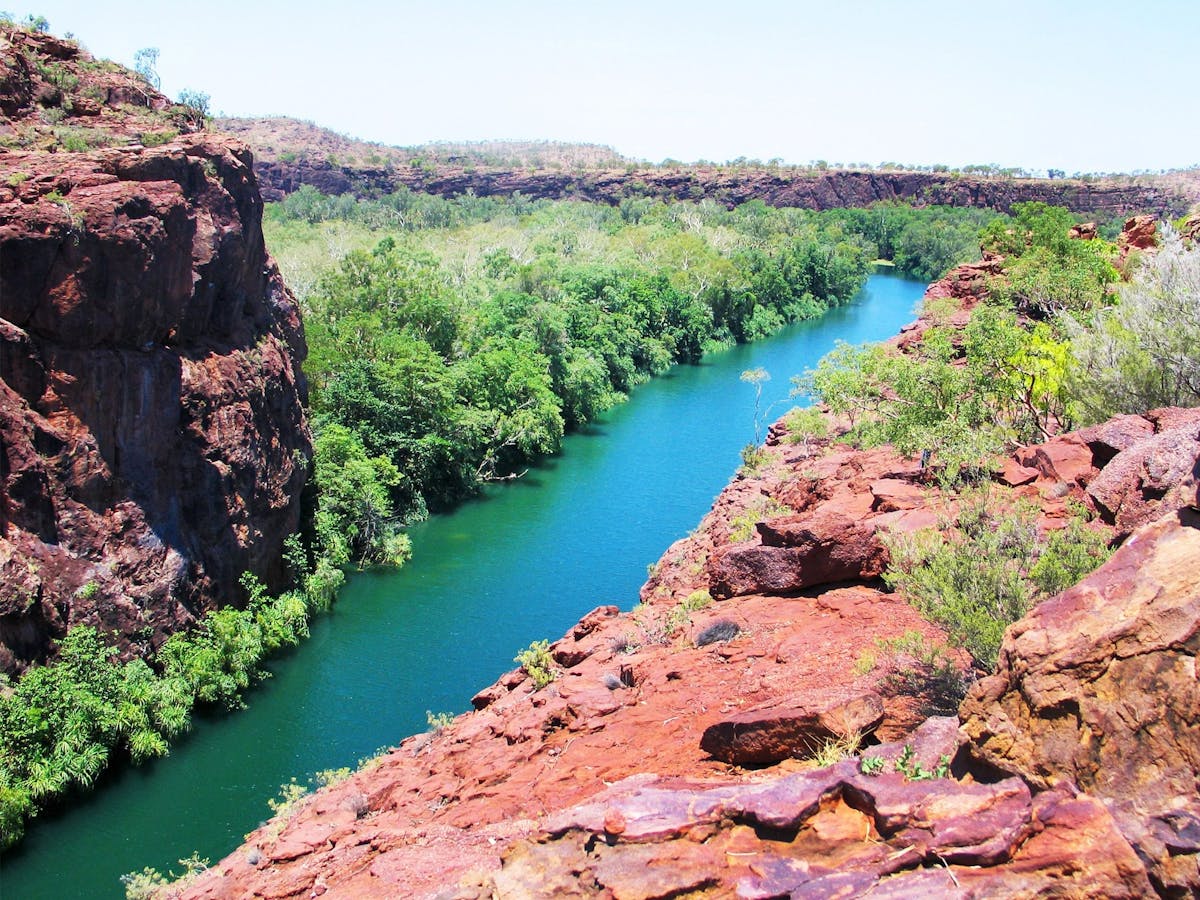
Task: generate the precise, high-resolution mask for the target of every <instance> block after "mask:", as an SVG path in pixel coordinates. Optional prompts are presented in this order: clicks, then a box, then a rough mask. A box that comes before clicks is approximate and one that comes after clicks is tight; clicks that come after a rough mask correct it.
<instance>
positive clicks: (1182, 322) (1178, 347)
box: [1062, 224, 1200, 422]
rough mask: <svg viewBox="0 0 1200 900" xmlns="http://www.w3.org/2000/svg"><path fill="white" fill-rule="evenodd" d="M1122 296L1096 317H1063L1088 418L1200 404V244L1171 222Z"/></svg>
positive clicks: (1075, 383)
mask: <svg viewBox="0 0 1200 900" xmlns="http://www.w3.org/2000/svg"><path fill="white" fill-rule="evenodd" d="M1120 298H1121V302H1120V303H1118V304H1117V305H1116V306H1114V307H1112V308H1110V309H1107V310H1104V311H1102V312H1100V313H1099V314H1097V316H1096V320H1095V322H1094V323H1092V324H1081V323H1079V322H1077V321H1075V320H1073V319H1069V318H1066V317H1064V318H1063V320H1062V321H1063V324H1064V326H1065V327H1066V329H1067V332H1068V334H1069V335H1070V337H1071V351H1072V353H1073V355H1074V358H1075V361H1076V363H1077V366H1078V368H1077V370H1076V371H1075V372H1074V374H1073V377H1072V378H1071V384H1070V390H1071V392H1072V394H1073V395H1074V396H1075V397H1077V398H1078V399H1079V401H1080V403H1081V404H1082V405H1083V407H1084V408H1085V410H1086V412H1087V419H1088V420H1089V421H1093V422H1097V421H1103V420H1104V419H1107V418H1109V417H1110V416H1112V415H1115V414H1117V413H1140V412H1145V411H1146V410H1147V409H1153V408H1154V407H1157V406H1196V405H1198V404H1200V352H1197V349H1196V348H1197V347H1198V346H1200V246H1198V247H1192V248H1190V249H1189V248H1188V247H1186V246H1185V245H1184V243H1183V241H1182V239H1181V238H1180V236H1179V234H1178V233H1177V232H1176V231H1175V230H1174V229H1173V228H1171V227H1170V226H1169V225H1166V224H1164V225H1163V227H1162V247H1161V249H1160V250H1159V252H1158V253H1156V254H1154V255H1153V256H1149V257H1147V258H1146V259H1145V260H1144V261H1143V262H1142V265H1141V266H1140V267H1139V268H1138V270H1137V271H1136V272H1135V273H1134V276H1133V280H1132V282H1131V283H1130V284H1128V285H1126V286H1124V287H1123V288H1122V289H1121V291H1120Z"/></svg>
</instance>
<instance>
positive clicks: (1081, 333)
mask: <svg viewBox="0 0 1200 900" xmlns="http://www.w3.org/2000/svg"><path fill="white" fill-rule="evenodd" d="M1014 212H1015V214H1016V215H1015V219H1014V220H1012V221H1003V220H998V221H995V222H992V223H991V224H990V225H989V226H988V227H987V228H985V229H984V231H983V243H984V246H985V247H988V248H991V249H993V250H995V251H997V252H1000V253H1003V254H1004V255H1005V259H1004V263H1003V273H1002V275H1001V276H1000V277H997V278H995V279H993V281H992V282H991V284H990V285H989V297H988V300H987V302H985V303H983V304H981V305H980V306H979V307H977V308H976V309H975V310H974V311H973V312H972V314H971V318H970V322H969V324H968V325H967V326H966V328H965V329H958V328H955V327H952V326H951V325H950V324H949V323H947V322H944V321H941V320H939V317H938V315H937V312H938V310H937V309H936V308H935V309H933V310H927V313H933V314H934V316H933V317H934V326H933V327H931V328H929V329H928V330H927V331H926V332H925V334H924V335H923V337H922V339H921V341H920V342H919V344H917V345H916V346H915V347H914V348H913V349H912V350H911V352H907V353H901V352H899V351H897V350H896V349H895V348H892V347H886V346H882V345H875V346H859V347H854V346H850V345H847V344H841V345H839V346H838V347H837V348H836V349H835V350H834V351H833V352H832V353H831V354H829V355H828V356H826V357H825V359H823V360H822V361H821V362H820V364H819V365H818V366H817V368H816V369H815V370H813V371H810V372H808V373H806V375H805V376H803V377H801V378H798V379H795V383H796V393H797V394H808V395H813V396H816V397H818V398H819V399H821V400H823V401H824V402H825V403H826V404H827V405H828V406H829V407H830V408H831V409H832V410H833V411H834V412H835V413H839V414H842V415H846V416H847V417H848V418H849V420H850V422H851V425H852V431H851V434H850V438H851V440H854V441H857V442H859V443H861V444H863V445H868V446H869V445H874V444H879V443H884V442H890V443H892V444H894V445H895V446H896V447H897V449H898V450H900V451H901V452H902V453H906V454H912V453H917V452H919V451H923V450H924V451H930V452H931V453H933V454H934V455H935V457H936V458H937V460H938V464H939V468H940V470H941V472H942V475H943V478H944V480H945V481H947V483H954V482H957V481H959V480H962V479H964V478H965V479H970V478H973V477H978V476H979V475H981V474H983V473H984V472H986V471H987V469H988V467H989V465H990V463H989V459H990V458H991V457H992V456H993V455H994V454H995V453H997V452H999V451H1000V450H1002V449H1004V448H1005V447H1006V446H1011V445H1014V444H1019V443H1025V442H1031V441H1037V440H1041V439H1043V438H1045V437H1047V436H1049V435H1051V434H1053V433H1056V432H1057V431H1059V430H1068V429H1070V428H1072V427H1075V426H1076V425H1077V424H1078V423H1079V422H1080V421H1081V420H1095V419H1097V418H1101V417H1103V416H1102V415H1100V413H1102V412H1103V411H1105V410H1111V409H1112V408H1113V406H1115V405H1119V404H1118V403H1116V402H1115V401H1113V400H1108V401H1105V400H1104V399H1103V398H1102V396H1101V395H1102V394H1103V393H1104V392H1105V390H1106V389H1105V387H1104V381H1103V380H1100V379H1098V383H1097V384H1092V383H1090V380H1089V379H1088V378H1084V377H1082V376H1083V374H1084V373H1085V372H1087V373H1088V374H1096V372H1098V370H1101V369H1103V368H1104V367H1105V365H1106V363H1105V358H1106V355H1107V356H1108V358H1110V359H1111V357H1112V354H1113V353H1115V352H1116V350H1115V347H1116V346H1117V345H1122V344H1123V345H1125V346H1128V347H1131V348H1132V347H1133V346H1134V345H1135V344H1136V343H1137V341H1136V339H1134V338H1132V337H1131V334H1132V333H1133V332H1134V331H1136V332H1138V333H1140V334H1141V335H1149V333H1150V331H1151V330H1152V329H1151V325H1150V323H1149V321H1147V319H1154V320H1155V321H1157V322H1159V323H1160V328H1165V329H1167V330H1168V331H1169V329H1170V326H1169V325H1167V321H1168V319H1167V316H1168V315H1170V313H1169V312H1168V310H1167V309H1166V308H1163V307H1162V306H1157V307H1155V308H1154V310H1155V311H1154V312H1153V313H1148V315H1147V316H1146V317H1143V318H1142V319H1139V321H1138V322H1137V323H1136V324H1134V323H1133V322H1132V319H1131V318H1130V315H1129V314H1128V313H1121V312H1116V311H1109V310H1107V309H1106V304H1107V303H1109V302H1110V300H1111V286H1112V284H1113V283H1114V282H1115V281H1116V280H1117V278H1118V277H1119V274H1118V272H1117V270H1116V268H1115V267H1114V266H1113V263H1112V260H1113V259H1115V258H1116V247H1115V245H1113V244H1111V243H1110V242H1108V241H1105V240H1102V239H1100V238H1096V239H1093V240H1090V241H1089V240H1077V239H1072V238H1069V237H1068V236H1067V233H1068V231H1069V229H1070V226H1071V224H1072V219H1071V217H1070V215H1069V214H1068V213H1066V211H1064V210H1061V209H1057V208H1055V207H1048V206H1046V205H1045V204H1042V203H1027V204H1018V205H1017V206H1016V208H1015V210H1014ZM1192 252H1193V253H1194V251H1192ZM1173 258H1175V259H1180V260H1182V259H1186V258H1188V255H1187V253H1185V252H1184V251H1183V250H1182V247H1181V245H1180V246H1179V249H1178V255H1177V256H1176V257H1173ZM1150 277H1151V276H1148V275H1145V274H1140V275H1138V280H1137V282H1136V284H1138V285H1141V284H1145V283H1146V279H1147V278H1150ZM1174 284H1175V282H1173V285H1174ZM1164 293H1167V294H1169V295H1170V296H1172V297H1175V298H1176V300H1174V301H1173V302H1174V303H1175V304H1176V308H1175V309H1174V310H1173V312H1175V313H1176V314H1182V313H1183V310H1182V309H1180V308H1179V304H1180V303H1184V304H1185V305H1186V301H1183V300H1181V299H1178V298H1181V297H1186V296H1187V293H1186V291H1185V290H1184V291H1181V290H1180V289H1179V288H1178V287H1177V286H1173V288H1172V289H1171V290H1170V291H1166V292H1163V291H1158V292H1157V293H1156V292H1155V290H1154V289H1149V290H1139V289H1137V288H1134V287H1133V286H1131V287H1130V289H1129V297H1130V301H1129V302H1128V304H1122V305H1121V306H1119V307H1117V308H1116V309H1117V310H1121V309H1123V308H1124V307H1125V306H1128V307H1129V308H1130V309H1133V308H1141V305H1140V304H1139V303H1138V301H1137V300H1136V299H1135V297H1146V296H1150V295H1158V296H1161V295H1162V294H1164ZM1018 311H1019V312H1020V313H1021V315H1018ZM1097 319H1099V321H1100V323H1101V325H1102V327H1101V328H1100V329H1098V331H1099V332H1100V333H1101V334H1107V335H1109V336H1110V338H1111V340H1106V341H1101V340H1100V339H1098V338H1097V339H1093V338H1090V337H1089V336H1088V335H1087V332H1089V331H1091V330H1092V323H1093V322H1094V321H1096V320H1097ZM1072 340H1074V342H1075V343H1076V344H1078V348H1079V349H1078V350H1076V351H1073V350H1072ZM1147 340H1149V341H1151V342H1152V340H1153V339H1150V338H1147ZM1193 346H1194V345H1193ZM1171 351H1172V352H1174V353H1175V355H1176V357H1177V358H1183V359H1189V358H1190V359H1194V358H1195V356H1194V354H1189V353H1187V352H1186V351H1184V350H1183V349H1182V347H1181V346H1180V345H1179V344H1178V343H1176V344H1175V345H1173V346H1172V347H1171ZM1141 352H1142V351H1133V350H1131V352H1130V353H1129V354H1128V355H1127V356H1125V357H1124V359H1125V360H1126V363H1127V366H1126V368H1127V369H1137V368H1138V367H1139V366H1141V369H1140V370H1141V371H1142V372H1144V373H1145V374H1146V376H1147V377H1146V379H1144V381H1152V380H1153V378H1154V373H1155V372H1156V371H1157V370H1156V369H1155V367H1156V366H1159V365H1160V364H1162V363H1163V362H1164V359H1165V358H1166V356H1167V354H1159V355H1157V356H1156V355H1154V354H1151V353H1148V352H1147V353H1143V354H1142V355H1141V356H1139V355H1138V354H1139V353H1141ZM1080 354H1082V358H1083V359H1084V360H1088V359H1090V360H1091V362H1090V364H1089V363H1087V362H1083V363H1081V361H1080V359H1081V357H1080ZM1089 354H1090V355H1089ZM1134 360H1140V362H1135V361H1134ZM1152 361H1153V362H1152ZM1089 365H1090V367H1091V368H1090V369H1089ZM1185 368H1186V364H1181V366H1180V368H1179V371H1183V369H1185ZM1093 370H1096V371H1095V372H1093ZM1172 378H1173V376H1171V375H1167V376H1164V378H1163V379H1160V380H1171V379H1172ZM1108 380H1109V381H1114V379H1112V378H1111V377H1110V378H1109V379H1108ZM1143 383H1144V382H1143ZM1152 395H1153V394H1152V392H1143V393H1142V394H1141V395H1140V396H1141V399H1142V400H1144V399H1146V397H1147V396H1152ZM1137 405H1138V402H1137V401H1131V402H1128V403H1126V404H1125V409H1124V411H1133V409H1132V407H1134V406H1137ZM1145 408H1146V407H1145V406H1142V407H1141V409H1145Z"/></svg>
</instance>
